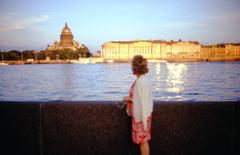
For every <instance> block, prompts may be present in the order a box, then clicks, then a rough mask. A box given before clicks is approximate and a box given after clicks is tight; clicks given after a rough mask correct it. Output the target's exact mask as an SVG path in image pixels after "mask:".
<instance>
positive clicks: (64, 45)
mask: <svg viewBox="0 0 240 155" xmlns="http://www.w3.org/2000/svg"><path fill="white" fill-rule="evenodd" d="M81 47H82V45H81V44H79V43H78V42H77V41H75V40H74V37H73V34H72V31H71V29H70V28H69V27H68V25H67V23H65V26H64V28H63V29H62V32H61V35H60V42H59V41H57V40H55V41H54V44H53V45H48V47H47V50H64V49H71V50H73V51H76V50H77V49H78V48H81Z"/></svg>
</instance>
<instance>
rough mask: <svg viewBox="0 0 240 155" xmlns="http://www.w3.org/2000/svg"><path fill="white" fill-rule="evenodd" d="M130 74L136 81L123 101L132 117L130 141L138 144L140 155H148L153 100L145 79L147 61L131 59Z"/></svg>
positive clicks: (139, 57)
mask: <svg viewBox="0 0 240 155" xmlns="http://www.w3.org/2000/svg"><path fill="white" fill-rule="evenodd" d="M132 72H133V74H134V75H136V76H137V79H136V80H135V81H134V82H133V84H132V87H131V89H130V93H129V96H125V97H124V99H123V100H124V101H125V102H127V109H126V111H127V114H128V115H129V116H131V117H132V141H133V143H136V144H139V146H140V151H141V155H149V152H150V151H149V144H148V141H149V140H150V139H151V121H152V111H153V100H152V93H151V89H150V85H149V83H148V79H147V77H146V73H148V67H147V60H146V59H145V58H143V56H141V55H136V56H134V57H133V60H132Z"/></svg>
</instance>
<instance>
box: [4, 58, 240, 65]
mask: <svg viewBox="0 0 240 155" xmlns="http://www.w3.org/2000/svg"><path fill="white" fill-rule="evenodd" d="M86 59H91V60H92V61H89V62H83V61H84V60H86ZM99 59H101V58H80V59H79V60H34V61H27V60H26V61H21V60H18V61H0V65H28V64H96V63H97V64H99V63H130V62H131V60H130V59H101V61H99ZM96 60H97V61H96ZM217 61H240V59H233V58H232V59H219V58H211V59H182V60H181V59H179V60H159V59H149V62H150V63H158V62H217ZM93 62H94V63H93Z"/></svg>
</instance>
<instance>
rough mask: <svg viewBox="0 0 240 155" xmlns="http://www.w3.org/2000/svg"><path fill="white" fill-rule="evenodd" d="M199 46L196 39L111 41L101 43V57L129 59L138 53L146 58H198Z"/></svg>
mask: <svg viewBox="0 0 240 155" xmlns="http://www.w3.org/2000/svg"><path fill="white" fill-rule="evenodd" d="M200 48H201V45H200V44H199V43H198V42H196V41H193V42H191V41H189V42H184V41H177V42H176V41H169V42H168V41H162V40H137V41H111V42H107V43H105V44H103V45H102V57H103V58H105V59H131V58H132V57H133V56H134V55H138V54H139V55H143V56H144V57H145V58H147V59H162V60H171V59H174V60H177V59H179V60H181V59H198V58H199V57H200Z"/></svg>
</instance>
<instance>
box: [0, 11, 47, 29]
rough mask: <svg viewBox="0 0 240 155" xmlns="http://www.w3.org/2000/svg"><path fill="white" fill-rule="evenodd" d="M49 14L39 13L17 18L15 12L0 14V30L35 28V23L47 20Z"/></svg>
mask: <svg viewBox="0 0 240 155" xmlns="http://www.w3.org/2000/svg"><path fill="white" fill-rule="evenodd" d="M48 19H49V16H47V15H41V16H35V17H29V18H25V19H22V18H19V17H17V15H16V14H14V13H11V14H7V15H5V16H0V21H1V23H0V32H9V31H16V30H24V29H36V28H37V26H36V24H39V23H42V22H44V21H47V20H48Z"/></svg>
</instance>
